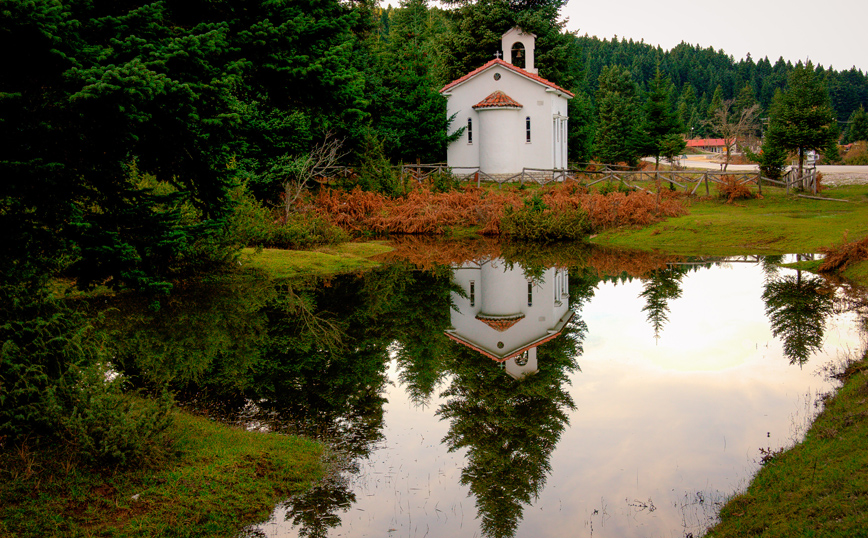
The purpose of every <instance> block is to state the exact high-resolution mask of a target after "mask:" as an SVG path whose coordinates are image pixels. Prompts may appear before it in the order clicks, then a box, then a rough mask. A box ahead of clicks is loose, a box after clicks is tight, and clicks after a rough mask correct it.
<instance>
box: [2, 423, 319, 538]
mask: <svg viewBox="0 0 868 538" xmlns="http://www.w3.org/2000/svg"><path fill="white" fill-rule="evenodd" d="M173 427H174V428H175V429H176V435H175V437H177V438H178V439H180V441H179V443H178V445H177V446H176V448H177V449H178V450H179V451H180V457H179V458H178V460H177V461H174V462H172V463H170V464H169V465H167V466H165V468H162V469H160V470H156V471H154V470H147V469H141V468H137V467H136V466H135V465H133V466H132V468H130V469H127V470H115V471H111V472H110V473H106V474H99V473H94V472H88V471H85V470H82V469H79V468H76V467H75V466H74V465H72V464H71V463H70V462H68V461H65V457H64V454H63V452H62V450H60V451H59V452H58V453H56V454H55V456H56V457H55V458H50V457H45V456H44V455H45V453H44V452H42V451H40V452H27V451H21V452H19V453H18V454H6V455H4V457H5V458H6V459H7V461H4V462H2V463H3V465H2V469H3V474H5V475H6V476H2V477H0V478H2V479H0V536H70V537H75V536H141V537H146V536H234V535H235V534H236V533H237V532H238V530H239V528H240V527H241V526H243V525H245V524H250V523H254V522H257V521H262V520H263V519H264V518H266V517H268V514H269V513H270V512H271V510H272V509H273V508H274V505H275V504H276V503H277V502H278V501H280V500H281V499H285V498H286V497H287V496H289V495H291V494H292V493H295V492H299V491H303V490H304V489H306V488H307V487H309V485H310V484H311V483H312V482H313V481H315V480H317V479H319V478H320V477H321V476H322V472H323V469H322V464H321V461H320V460H321V455H322V451H323V447H322V446H321V445H320V444H318V443H315V442H313V441H308V440H304V439H299V438H295V437H287V436H281V435H272V434H262V433H254V432H247V431H244V430H241V429H238V428H230V427H227V426H223V425H220V424H217V423H215V422H211V421H209V420H207V419H204V418H199V417H194V416H191V415H188V414H186V413H178V414H177V417H176V421H175V425H174V426H173ZM49 452H51V451H49ZM40 454H42V456H40ZM39 458H44V459H39ZM135 495H137V496H138V497H137V498H136V499H133V496H135Z"/></svg>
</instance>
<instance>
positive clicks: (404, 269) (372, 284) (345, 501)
mask: <svg viewBox="0 0 868 538" xmlns="http://www.w3.org/2000/svg"><path fill="white" fill-rule="evenodd" d="M450 291H451V281H450V273H449V271H448V269H447V270H440V271H438V270H435V271H433V272H429V273H423V272H420V271H416V270H415V268H413V267H412V266H407V265H402V264H397V265H392V266H389V267H386V268H383V269H380V270H377V271H373V272H369V273H366V274H365V275H364V276H362V277H357V276H346V275H345V276H340V277H335V278H333V279H331V280H330V281H329V283H328V286H320V287H317V288H316V289H313V290H308V291H306V292H304V293H300V295H302V296H303V297H304V300H305V301H306V302H307V303H308V304H309V305H311V306H312V308H313V309H314V310H315V312H316V316H317V317H318V318H319V319H325V320H330V323H331V326H334V327H338V328H339V329H340V333H341V334H340V335H339V336H340V337H339V338H332V339H323V338H322V337H321V335H320V336H317V335H316V334H315V332H314V331H311V330H310V329H309V325H310V324H308V323H305V322H304V321H303V320H301V319H300V317H299V316H298V315H297V314H295V313H293V312H292V310H291V309H285V308H280V307H279V306H280V305H275V307H273V308H270V309H269V310H268V314H269V327H270V328H269V340H268V349H267V350H266V351H265V352H264V355H265V356H267V357H268V361H267V362H266V363H265V364H263V365H262V367H261V368H260V369H259V370H258V372H257V376H256V383H255V384H254V388H253V390H251V392H250V394H249V396H250V399H251V400H253V401H257V402H259V403H258V404H257V405H258V406H259V407H260V408H261V411H262V413H261V414H260V416H261V418H262V419H263V420H265V422H267V423H268V424H269V425H270V426H271V427H272V428H275V429H279V430H281V431H289V432H292V433H301V434H305V435H308V436H311V437H314V438H316V439H320V440H323V441H325V442H326V443H328V444H329V445H330V446H332V447H333V448H335V449H336V451H337V453H339V454H340V458H339V459H340V466H339V467H340V470H339V472H337V474H336V475H335V476H334V477H333V478H332V479H330V480H326V481H324V482H322V483H321V484H319V485H317V486H316V487H315V488H313V489H311V490H310V491H308V492H306V493H305V494H303V495H298V496H296V497H294V498H292V499H290V500H288V501H287V502H286V504H285V507H286V509H287V510H288V512H287V519H288V520H291V521H292V522H293V523H294V524H295V525H297V526H298V527H299V533H300V534H301V535H302V536H325V535H326V534H327V532H328V529H329V528H333V527H337V526H339V525H340V523H341V519H340V515H339V513H340V512H344V511H346V510H347V509H349V507H350V506H351V505H352V503H353V502H355V496H354V494H353V493H352V491H351V490H350V489H349V484H348V481H347V480H346V479H345V475H346V474H347V473H353V472H358V463H359V460H360V459H363V458H367V457H368V456H369V454H370V453H371V450H373V448H374V445H375V444H376V443H377V442H379V441H380V440H381V439H382V429H383V404H384V403H385V402H386V400H385V398H383V396H382V394H383V393H384V392H385V387H386V383H387V382H388V380H387V376H386V367H387V364H388V362H389V351H390V349H396V350H397V358H398V361H399V364H400V365H401V368H402V372H401V376H402V382H404V383H405V384H407V386H408V390H409V392H410V393H411V394H412V395H414V397H415V399H416V401H417V402H422V401H426V400H427V399H428V398H430V395H431V393H432V392H433V390H434V389H435V388H436V386H437V384H438V383H439V380H440V378H441V377H442V375H443V367H442V363H441V356H442V354H443V351H442V349H443V347H444V345H445V343H443V342H441V340H442V333H443V330H444V329H445V328H446V327H447V326H448V324H449V307H450V295H449V294H450ZM417 359H418V360H417ZM341 474H343V475H344V477H341Z"/></svg>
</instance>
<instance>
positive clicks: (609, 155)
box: [594, 66, 644, 166]
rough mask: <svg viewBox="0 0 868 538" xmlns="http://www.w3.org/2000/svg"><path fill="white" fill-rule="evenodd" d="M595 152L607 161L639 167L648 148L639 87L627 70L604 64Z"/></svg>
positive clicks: (600, 79)
mask: <svg viewBox="0 0 868 538" xmlns="http://www.w3.org/2000/svg"><path fill="white" fill-rule="evenodd" d="M598 85H599V89H598V90H597V110H598V119H597V134H596V140H595V141H594V154H595V155H596V157H597V159H599V160H600V161H601V162H604V163H612V164H614V163H619V162H624V163H627V165H629V166H635V165H636V164H637V163H638V161H639V158H640V157H641V156H642V148H643V147H644V143H643V139H642V135H641V132H640V129H639V128H640V124H641V116H640V110H641V109H640V108H639V104H638V96H637V93H638V87H637V86H636V83H635V82H633V77H632V76H631V75H630V72H629V71H627V70H623V71H622V70H621V69H619V68H618V67H617V66H614V67H604V68H603V71H602V72H601V73H600V78H599V80H598Z"/></svg>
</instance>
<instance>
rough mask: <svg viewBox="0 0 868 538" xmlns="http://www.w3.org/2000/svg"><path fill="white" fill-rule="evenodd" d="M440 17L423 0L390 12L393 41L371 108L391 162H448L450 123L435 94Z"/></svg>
mask: <svg viewBox="0 0 868 538" xmlns="http://www.w3.org/2000/svg"><path fill="white" fill-rule="evenodd" d="M436 17H437V13H436V12H432V11H431V10H429V9H428V6H427V2H426V1H425V0H405V1H403V2H402V3H401V5H400V7H399V8H397V9H395V10H394V11H393V13H392V17H391V22H390V35H389V42H388V44H387V45H386V46H385V47H384V48H383V50H382V52H381V54H380V60H381V62H380V63H379V70H380V72H381V73H383V75H382V76H383V80H382V87H381V88H379V93H378V94H377V98H376V99H375V100H374V102H373V103H372V104H373V106H374V107H375V110H376V113H375V114H374V118H375V120H374V124H375V126H376V128H377V130H378V131H379V132H380V133H381V135H382V138H383V144H384V149H385V152H386V154H387V156H389V157H390V158H391V159H392V160H394V161H403V162H415V161H416V160H419V161H421V162H426V163H430V162H440V161H442V160H443V159H444V157H445V153H446V145H447V143H448V142H449V140H450V139H451V138H450V137H449V135H448V126H449V123H450V121H449V118H447V117H446V99H445V98H444V97H443V96H442V95H440V94H439V93H438V91H437V82H436V81H435V79H434V75H433V73H432V69H433V67H434V65H435V64H436V60H435V58H436V57H437V51H436V45H437V43H436V38H437V33H436V30H437V26H436Z"/></svg>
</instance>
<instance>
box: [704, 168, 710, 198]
mask: <svg viewBox="0 0 868 538" xmlns="http://www.w3.org/2000/svg"><path fill="white" fill-rule="evenodd" d="M702 179H704V180H705V195H706V196H710V195H711V191H709V190H708V172H705V173H704V174H702Z"/></svg>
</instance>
